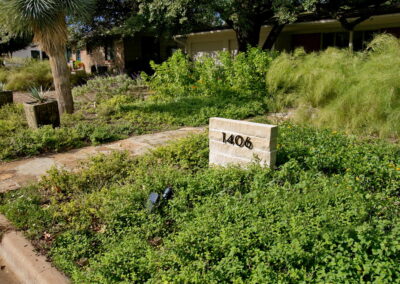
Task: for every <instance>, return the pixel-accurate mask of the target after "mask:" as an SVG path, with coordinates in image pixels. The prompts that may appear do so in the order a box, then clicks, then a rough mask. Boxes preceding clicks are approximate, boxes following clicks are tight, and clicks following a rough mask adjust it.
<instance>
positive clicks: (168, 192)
mask: <svg viewBox="0 0 400 284" xmlns="http://www.w3.org/2000/svg"><path fill="white" fill-rule="evenodd" d="M173 195H174V192H173V191H172V188H170V187H167V188H166V189H165V190H164V193H163V195H162V197H163V199H165V200H169V199H171V198H172V196H173Z"/></svg>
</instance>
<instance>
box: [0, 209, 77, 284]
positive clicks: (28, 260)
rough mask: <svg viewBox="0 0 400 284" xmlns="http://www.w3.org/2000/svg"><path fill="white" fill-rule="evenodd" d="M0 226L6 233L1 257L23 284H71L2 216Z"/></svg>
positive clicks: (1, 247)
mask: <svg viewBox="0 0 400 284" xmlns="http://www.w3.org/2000/svg"><path fill="white" fill-rule="evenodd" d="M0 226H1V227H2V228H5V233H4V234H3V236H2V239H1V242H0V257H1V258H2V259H3V261H4V263H5V264H6V266H7V268H8V269H9V270H10V271H12V272H13V273H14V274H15V276H16V277H17V279H18V280H19V281H21V283H27V284H55V283H57V284H69V283H71V282H70V280H69V279H68V278H67V277H66V276H65V275H64V274H62V273H61V272H60V271H58V270H57V269H56V268H55V267H53V266H52V265H51V263H50V262H48V261H47V260H46V257H45V256H43V255H40V254H38V253H37V252H36V251H35V249H34V247H33V246H32V244H31V243H30V242H29V241H28V240H27V239H26V238H25V237H24V236H23V234H22V233H21V232H18V231H16V230H15V229H13V228H12V227H11V225H10V222H9V221H8V220H7V218H6V217H5V216H4V215H2V214H0Z"/></svg>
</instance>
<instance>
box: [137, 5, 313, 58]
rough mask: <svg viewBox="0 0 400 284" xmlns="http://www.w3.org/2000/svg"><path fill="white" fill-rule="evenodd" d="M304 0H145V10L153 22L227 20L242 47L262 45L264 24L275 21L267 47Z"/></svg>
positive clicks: (216, 22)
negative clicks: (261, 34)
mask: <svg viewBox="0 0 400 284" xmlns="http://www.w3.org/2000/svg"><path fill="white" fill-rule="evenodd" d="M308 1H309V0H307V1H302V0H258V1H252V0H214V1H208V0H171V1H164V0H142V1H141V5H140V8H141V13H143V14H145V15H146V18H147V19H149V21H150V23H152V24H154V23H160V22H162V23H165V24H166V25H171V23H174V24H175V25H176V26H178V27H179V26H186V27H191V28H192V29H194V28H195V27H196V26H199V25H200V26H203V27H205V26H209V27H210V26H214V27H217V26H218V25H219V24H221V23H222V24H225V25H227V26H228V27H229V28H232V29H233V30H234V31H235V33H236V38H237V41H238V49H239V51H245V50H246V49H247V46H248V45H250V46H258V44H259V41H260V31H261V28H262V26H263V25H265V24H271V25H272V31H271V33H270V34H269V36H268V38H267V40H266V42H265V44H264V47H265V48H268V49H270V48H272V46H273V44H274V43H275V41H276V39H277V37H278V35H279V34H280V32H281V31H282V29H283V27H284V26H285V24H287V23H290V22H293V21H295V20H296V18H297V15H298V14H299V13H301V12H302V11H303V10H304V9H303V4H304V3H306V2H308ZM183 31H184V30H183Z"/></svg>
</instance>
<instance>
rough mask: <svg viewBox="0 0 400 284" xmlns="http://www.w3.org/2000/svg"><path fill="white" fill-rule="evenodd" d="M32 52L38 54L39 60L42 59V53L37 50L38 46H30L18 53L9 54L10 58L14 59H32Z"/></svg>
mask: <svg viewBox="0 0 400 284" xmlns="http://www.w3.org/2000/svg"><path fill="white" fill-rule="evenodd" d="M32 51H36V52H38V53H39V59H43V53H42V51H41V50H40V49H39V47H38V46H36V45H30V46H28V47H26V48H25V49H21V50H18V51H15V52H13V53H12V54H11V57H16V58H32Z"/></svg>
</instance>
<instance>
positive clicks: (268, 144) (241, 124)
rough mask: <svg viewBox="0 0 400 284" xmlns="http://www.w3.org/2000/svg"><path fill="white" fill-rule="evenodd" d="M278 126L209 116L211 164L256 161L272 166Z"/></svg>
mask: <svg viewBox="0 0 400 284" xmlns="http://www.w3.org/2000/svg"><path fill="white" fill-rule="evenodd" d="M277 136H278V127H277V126H275V125H268V124H261V123H254V122H248V121H240V120H232V119H225V118H218V117H213V118H210V129H209V140H210V165H220V166H226V165H229V164H240V165H246V164H248V163H250V162H253V161H255V160H256V161H259V162H260V164H261V165H263V166H268V167H271V168H273V167H274V166H275V162H276V145H277Z"/></svg>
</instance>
